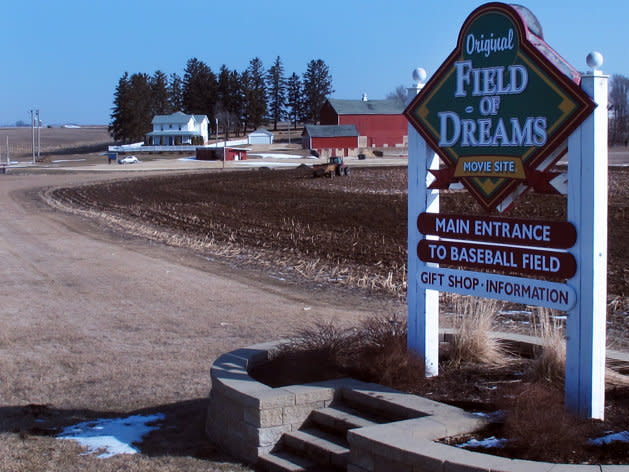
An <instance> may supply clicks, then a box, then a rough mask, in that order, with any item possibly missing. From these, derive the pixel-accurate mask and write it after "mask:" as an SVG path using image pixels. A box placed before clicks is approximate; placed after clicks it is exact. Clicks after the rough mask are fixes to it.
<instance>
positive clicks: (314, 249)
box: [53, 168, 629, 295]
mask: <svg viewBox="0 0 629 472" xmlns="http://www.w3.org/2000/svg"><path fill="white" fill-rule="evenodd" d="M310 176H311V173H310V171H309V170H307V169H297V170H293V171H265V170H262V171H247V172H230V173H203V174H195V175H177V176H163V177H151V178H143V179H134V180H123V181H117V182H112V183H107V184H99V185H91V186H83V187H78V188H71V189H58V190H56V191H54V193H53V197H54V198H55V199H57V200H59V201H61V202H64V203H66V204H69V205H71V206H74V207H78V208H80V209H82V210H84V211H88V212H90V213H92V214H98V215H99V216H101V217H103V218H105V219H106V220H108V221H110V222H112V223H115V224H118V225H122V226H124V227H126V229H127V230H130V231H132V232H135V233H138V234H142V235H147V236H150V237H152V238H157V239H161V240H165V241H168V242H170V243H174V244H181V245H188V246H191V247H193V248H195V249H198V250H201V251H208V252H210V253H214V255H224V256H232V257H234V258H236V259H238V260H240V261H247V262H248V263H249V264H257V265H261V266H265V267H266V268H267V269H270V270H273V271H275V272H276V274H279V275H281V276H285V275H290V273H291V272H292V273H295V272H297V273H298V275H299V276H301V277H303V276H306V277H307V278H311V279H316V280H325V281H327V282H330V281H332V282H340V283H345V284H349V285H358V286H363V287H369V288H373V289H384V290H386V291H388V292H392V293H397V294H402V293H403V291H404V287H405V277H406V275H405V264H406V220H407V214H406V188H407V183H406V169H405V168H379V169H366V168H359V169H354V172H353V173H352V175H351V177H349V178H346V177H341V178H335V179H313V178H311V177H310ZM628 184H629V172H628V171H626V170H617V171H612V172H611V173H610V200H609V201H610V212H609V223H610V224H609V243H610V245H609V293H611V294H617V295H625V294H627V293H628V288H629V284H628V281H627V278H628V277H627V276H628V275H629V264H628V262H629V257H628V255H627V251H626V250H625V246H626V244H625V243H626V241H627V234H628V232H629V221H628V220H627V218H626V213H627V207H628V203H627V198H626V195H627V185H628ZM441 202H442V203H441V206H442V211H454V212H462V213H463V212H467V213H480V212H481V210H480V208H479V207H478V206H477V205H476V203H475V202H474V201H473V200H472V199H471V198H470V197H469V195H468V194H467V193H466V192H448V193H444V194H443V196H442V200H441ZM511 214H512V215H514V216H518V215H519V216H527V217H531V216H536V217H546V218H550V219H555V218H562V217H565V198H564V197H561V196H547V195H532V194H529V195H526V196H525V197H523V198H521V199H520V200H518V202H517V205H516V206H515V208H514V209H513V211H512V212H511Z"/></svg>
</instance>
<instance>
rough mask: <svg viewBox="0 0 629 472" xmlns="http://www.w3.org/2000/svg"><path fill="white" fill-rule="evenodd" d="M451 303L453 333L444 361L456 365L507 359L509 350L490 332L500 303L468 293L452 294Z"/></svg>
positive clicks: (499, 362) (497, 363)
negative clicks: (466, 294) (465, 294)
mask: <svg viewBox="0 0 629 472" xmlns="http://www.w3.org/2000/svg"><path fill="white" fill-rule="evenodd" d="M452 303H453V310H454V313H455V319H454V327H455V333H454V336H453V337H452V340H451V341H450V345H449V348H448V351H447V355H446V358H447V359H448V361H447V364H448V365H449V366H451V367H458V366H461V365H464V364H472V363H479V364H484V365H487V366H495V367H499V366H502V365H504V364H505V363H507V362H508V360H509V357H510V356H509V354H508V352H507V351H506V349H505V347H504V346H503V345H502V344H501V342H500V340H499V339H497V338H496V337H494V336H493V335H492V333H491V332H492V328H493V327H494V324H495V321H496V315H497V313H498V310H499V303H498V302H497V301H496V300H491V299H486V298H478V297H470V296H455V297H453V300H452Z"/></svg>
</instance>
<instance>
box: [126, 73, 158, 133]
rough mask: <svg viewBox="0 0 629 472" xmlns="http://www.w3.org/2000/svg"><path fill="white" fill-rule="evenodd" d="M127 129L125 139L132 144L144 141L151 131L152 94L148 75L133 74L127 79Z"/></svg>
mask: <svg viewBox="0 0 629 472" xmlns="http://www.w3.org/2000/svg"><path fill="white" fill-rule="evenodd" d="M129 85H130V87H129V112H130V119H129V128H128V135H127V138H128V139H130V140H131V141H132V142H137V141H144V138H145V135H146V133H148V132H150V131H151V129H152V125H151V121H152V120H153V114H152V111H153V93H152V89H151V78H150V76H149V75H148V74H144V73H138V74H133V75H132V76H131V78H130V79H129Z"/></svg>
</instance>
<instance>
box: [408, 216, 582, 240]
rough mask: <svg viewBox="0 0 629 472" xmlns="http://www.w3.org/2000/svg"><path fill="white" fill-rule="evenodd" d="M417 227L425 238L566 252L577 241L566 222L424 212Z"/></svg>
mask: <svg viewBox="0 0 629 472" xmlns="http://www.w3.org/2000/svg"><path fill="white" fill-rule="evenodd" d="M417 227H418V228H419V231H421V232H422V233H423V234H426V235H433V236H441V237H443V238H449V239H467V240H472V241H483V242H492V243H504V244H515V245H522V246H536V247H547V248H557V249H569V248H571V247H572V246H574V244H575V243H576V241H577V230H576V229H575V227H574V225H573V224H572V223H569V222H567V221H541V220H527V219H520V218H504V217H491V216H467V215H451V214H445V213H425V212H424V213H421V214H420V215H419V217H418V218H417Z"/></svg>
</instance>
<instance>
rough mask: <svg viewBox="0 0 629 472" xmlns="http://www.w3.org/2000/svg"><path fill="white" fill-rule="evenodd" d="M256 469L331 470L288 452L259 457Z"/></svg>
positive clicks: (284, 471) (269, 471)
mask: <svg viewBox="0 0 629 472" xmlns="http://www.w3.org/2000/svg"><path fill="white" fill-rule="evenodd" d="M258 467H259V468H260V469H261V470H264V471H266V472H331V471H332V470H333V469H331V468H329V467H328V468H325V467H323V466H321V465H319V464H316V463H314V462H313V461H311V460H309V459H306V458H305V457H302V456H297V455H295V454H292V453H291V452H289V451H274V452H270V453H268V454H264V455H262V456H260V458H259V459H258Z"/></svg>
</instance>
